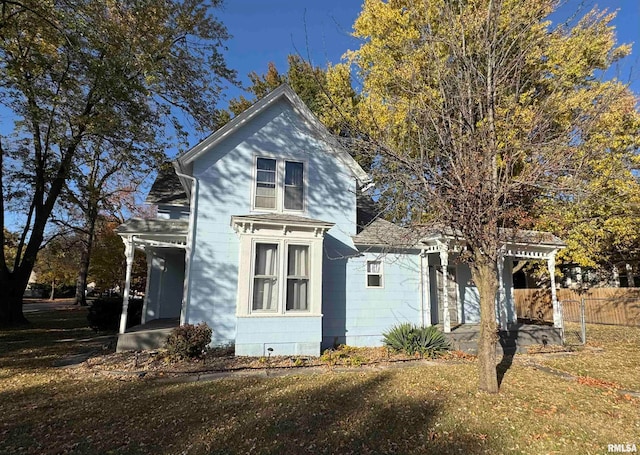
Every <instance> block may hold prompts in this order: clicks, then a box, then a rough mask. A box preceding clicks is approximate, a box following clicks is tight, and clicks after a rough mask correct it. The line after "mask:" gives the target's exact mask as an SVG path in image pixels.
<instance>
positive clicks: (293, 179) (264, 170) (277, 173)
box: [253, 158, 305, 211]
mask: <svg viewBox="0 0 640 455" xmlns="http://www.w3.org/2000/svg"><path fill="white" fill-rule="evenodd" d="M304 167H305V165H304V163H302V162H298V161H287V160H277V159H275V158H257V159H256V173H255V188H254V199H253V207H254V208H255V209H258V210H260V209H262V210H295V211H303V210H304V202H305V194H304V193H305V180H304V178H305V169H304Z"/></svg>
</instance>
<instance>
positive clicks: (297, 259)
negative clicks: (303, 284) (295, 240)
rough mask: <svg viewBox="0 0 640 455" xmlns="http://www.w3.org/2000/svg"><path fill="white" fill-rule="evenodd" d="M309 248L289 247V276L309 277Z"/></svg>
mask: <svg viewBox="0 0 640 455" xmlns="http://www.w3.org/2000/svg"><path fill="white" fill-rule="evenodd" d="M308 271H309V247H308V246H305V245H289V261H288V265H287V275H288V276H295V277H307V276H309V273H308Z"/></svg>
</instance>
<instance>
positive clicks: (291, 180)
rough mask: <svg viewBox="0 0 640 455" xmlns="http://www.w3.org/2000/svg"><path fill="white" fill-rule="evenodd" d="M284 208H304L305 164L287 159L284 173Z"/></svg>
mask: <svg viewBox="0 0 640 455" xmlns="http://www.w3.org/2000/svg"><path fill="white" fill-rule="evenodd" d="M284 208H285V209H287V210H303V209H304V165H303V164H302V163H294V162H292V161H287V162H286V163H285V174H284Z"/></svg>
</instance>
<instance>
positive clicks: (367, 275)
mask: <svg viewBox="0 0 640 455" xmlns="http://www.w3.org/2000/svg"><path fill="white" fill-rule="evenodd" d="M370 262H378V263H379V264H380V272H378V273H370V272H369V263H370ZM364 267H365V269H364V279H365V282H364V284H365V286H366V288H367V289H384V261H383V260H382V258H378V259H367V260H366V261H365V265H364ZM369 276H379V277H380V286H369Z"/></svg>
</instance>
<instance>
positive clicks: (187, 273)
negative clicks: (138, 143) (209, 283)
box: [174, 162, 198, 325]
mask: <svg viewBox="0 0 640 455" xmlns="http://www.w3.org/2000/svg"><path fill="white" fill-rule="evenodd" d="M174 168H175V171H176V175H177V176H178V177H182V178H185V179H187V180H190V181H191V198H190V203H189V229H188V230H187V245H186V248H185V252H184V262H185V264H184V287H183V290H182V309H181V310H180V325H184V324H186V323H187V321H188V320H189V318H188V310H189V302H190V300H191V262H192V261H193V246H194V244H195V229H196V215H197V212H198V179H196V178H195V177H193V176H192V175H187V174H183V173H182V172H180V164H178V163H177V162H174Z"/></svg>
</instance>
